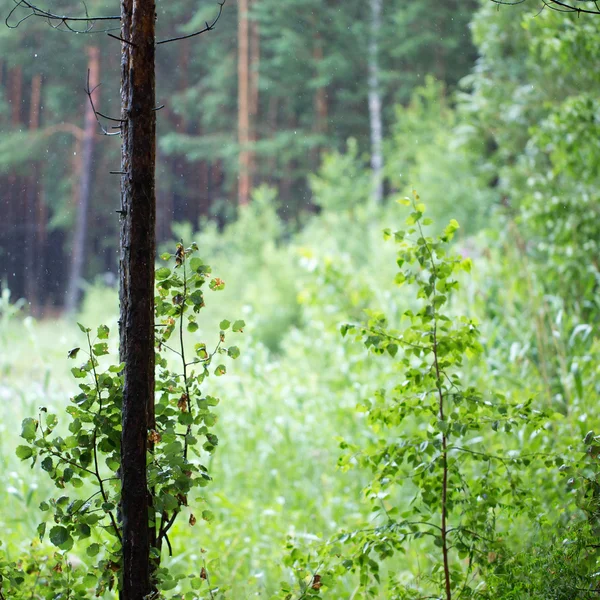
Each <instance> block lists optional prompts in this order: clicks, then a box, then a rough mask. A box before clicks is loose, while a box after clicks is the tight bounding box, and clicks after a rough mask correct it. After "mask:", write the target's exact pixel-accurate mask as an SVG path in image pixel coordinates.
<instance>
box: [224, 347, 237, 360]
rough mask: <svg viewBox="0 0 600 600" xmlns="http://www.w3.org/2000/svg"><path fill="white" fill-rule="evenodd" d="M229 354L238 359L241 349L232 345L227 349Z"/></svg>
mask: <svg viewBox="0 0 600 600" xmlns="http://www.w3.org/2000/svg"><path fill="white" fill-rule="evenodd" d="M227 354H228V355H229V356H230V357H231V358H233V359H236V358H238V356H239V355H240V349H239V348H238V347H237V346H231V347H229V348H228V349H227Z"/></svg>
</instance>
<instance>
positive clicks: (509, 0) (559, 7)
mask: <svg viewBox="0 0 600 600" xmlns="http://www.w3.org/2000/svg"><path fill="white" fill-rule="evenodd" d="M491 1H492V2H493V3H494V4H504V5H506V6H515V5H517V4H524V3H525V2H527V0H491ZM540 1H541V3H542V9H543V8H545V7H548V8H550V9H551V10H555V11H557V12H566V13H577V14H578V15H580V14H588V15H600V6H599V5H598V0H572V1H571V2H562V1H561V0H540ZM574 2H579V3H581V4H580V5H577V4H575V3H574ZM584 2H585V4H583V3H584ZM582 6H585V7H586V8H582ZM592 6H593V8H592Z"/></svg>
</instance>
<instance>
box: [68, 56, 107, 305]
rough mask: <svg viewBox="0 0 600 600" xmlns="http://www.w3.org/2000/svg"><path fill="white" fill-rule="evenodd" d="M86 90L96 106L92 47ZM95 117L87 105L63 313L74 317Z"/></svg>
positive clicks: (97, 74) (97, 68)
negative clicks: (90, 91) (89, 92)
mask: <svg viewBox="0 0 600 600" xmlns="http://www.w3.org/2000/svg"><path fill="white" fill-rule="evenodd" d="M88 69H89V89H90V90H95V91H93V92H92V99H93V101H94V105H95V106H98V105H99V102H98V94H99V92H100V90H99V89H97V88H98V84H99V83H100V51H99V49H98V48H96V47H95V46H92V47H90V48H88ZM96 127H97V123H96V116H95V114H94V111H93V109H92V105H91V104H90V103H89V102H87V103H86V110H85V124H84V130H83V143H82V147H83V156H82V159H81V162H80V163H78V164H79V166H80V170H79V193H78V194H77V204H76V210H77V216H76V220H75V231H74V232H73V241H72V243H71V268H70V271H69V283H68V287H67V299H66V302H65V309H66V311H67V312H68V313H73V312H74V311H75V310H76V309H77V306H78V305H79V299H80V297H81V280H82V278H83V265H84V264H85V249H86V240H87V229H88V213H89V205H90V197H91V193H92V180H93V175H94V146H95V145H96V144H95V139H96Z"/></svg>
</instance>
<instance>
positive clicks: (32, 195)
mask: <svg viewBox="0 0 600 600" xmlns="http://www.w3.org/2000/svg"><path fill="white" fill-rule="evenodd" d="M41 95H42V76H41V75H40V74H39V73H38V74H36V75H34V76H33V79H32V80H31V98H30V101H29V131H30V132H35V131H37V130H38V129H39V126H40V104H41ZM39 172H40V165H39V163H38V161H35V162H33V163H32V165H31V172H30V174H29V175H28V177H27V184H26V187H27V196H26V214H25V223H26V224H27V235H26V236H25V297H26V298H27V300H28V301H29V303H30V306H31V312H32V314H33V315H34V316H38V304H39V285H38V283H39V282H38V277H39V270H38V268H37V262H38V261H39V260H40V259H41V258H42V257H41V256H40V253H39V252H38V247H39V233H40V232H39V231H38V228H37V213H38V206H37V205H38V202H39V182H38V179H39Z"/></svg>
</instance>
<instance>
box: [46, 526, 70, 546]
mask: <svg viewBox="0 0 600 600" xmlns="http://www.w3.org/2000/svg"><path fill="white" fill-rule="evenodd" d="M69 537H70V536H69V532H68V531H67V529H66V527H62V526H60V525H57V526H56V527H53V528H52V529H51V530H50V541H51V542H52V543H53V544H54V545H55V546H62V545H63V544H64V543H66V542H67V540H68V539H69Z"/></svg>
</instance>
